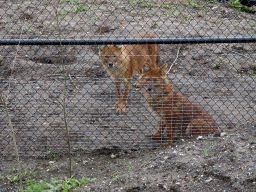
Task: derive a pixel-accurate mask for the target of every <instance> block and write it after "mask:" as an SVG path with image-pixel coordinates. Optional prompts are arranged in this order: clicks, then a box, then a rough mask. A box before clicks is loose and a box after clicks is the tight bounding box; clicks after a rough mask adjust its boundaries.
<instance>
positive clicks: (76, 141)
mask: <svg viewBox="0 0 256 192" xmlns="http://www.w3.org/2000/svg"><path fill="white" fill-rule="evenodd" d="M0 4H1V8H0V15H1V18H0V26H1V29H0V35H1V40H5V39H9V40H10V41H11V40H12V39H19V40H21V39H22V40H24V39H29V40H30V39H32V40H33V39H39V40H40V39H50V40H51V39H55V40H67V39H69V40H72V39H73V40H74V41H75V39H87V40H91V39H95V40H101V39H116V40H120V39H128V38H134V37H136V38H141V37H142V38H146V39H148V38H152V37H151V36H149V37H148V36H140V34H145V33H146V34H153V38H154V39H160V38H167V39H168V38H173V39H175V38H191V39H195V38H205V37H206V38H225V37H237V36H239V37H247V38H251V39H252V40H253V41H255V36H256V35H255V34H256V32H255V30H256V25H255V10H256V9H255V7H253V6H252V7H250V8H248V7H246V6H242V5H241V4H240V3H239V1H230V2H225V3H219V2H218V1H206V0H200V1H199V0H198V1H190V0H184V1H183V0H182V1H175V0H173V1H161V0H140V1H139V0H125V1H119V0H92V1H81V0H80V1H78V0H63V1H47V0H45V1H15V2H13V1H2V2H0ZM138 35H139V36H138ZM10 41H9V42H10ZM253 41H251V42H249V40H248V43H245V42H246V41H244V42H243V43H237V42H236V43H232V42H231V43H227V42H225V43H220V44H207V43H202V44H189V43H187V44H183V45H175V44H164V42H163V44H158V45H156V44H147V46H149V48H146V45H142V46H138V45H137V47H136V46H135V45H134V46H132V45H123V46H122V47H121V48H120V45H116V46H114V45H112V48H113V47H114V49H111V50H112V52H110V53H106V52H104V53H102V54H101V53H100V51H101V50H103V49H104V46H103V47H102V46H99V45H96V43H95V45H59V46H57V45H36V44H35V45H19V43H18V45H15V46H14V45H6V44H5V45H3V46H1V47H0V49H1V52H0V55H1V58H0V73H1V74H0V75H1V76H0V80H1V84H0V86H1V87H0V88H1V97H2V98H3V100H4V101H5V103H6V105H7V108H8V113H9V114H10V119H8V115H7V113H6V110H5V107H4V104H3V103H2V104H1V112H0V118H1V121H0V126H1V128H0V146H1V154H2V155H4V156H7V155H10V154H13V144H12V137H11V127H10V124H9V120H11V122H12V125H13V128H14V132H15V137H16V139H17V145H18V151H19V153H20V154H21V155H22V156H27V155H28V156H45V155H47V154H49V153H52V152H54V153H66V152H67V151H68V146H67V140H68V137H67V131H66V126H67V127H68V130H69V135H70V142H71V151H72V152H77V151H92V150H94V149H99V148H103V147H106V148H113V147H116V148H129V149H131V148H132V149H141V148H149V149H152V148H156V147H159V146H161V145H165V144H166V142H168V141H170V142H169V143H171V142H173V139H174V137H180V136H182V137H183V138H186V136H187V135H189V134H185V133H186V132H189V127H191V126H192V125H193V123H192V124H191V122H193V120H195V121H201V118H198V116H197V111H198V110H199V111H200V114H201V116H200V115H199V116H200V117H202V116H204V115H202V114H209V115H207V118H210V119H211V120H212V121H214V122H215V123H216V125H217V127H218V129H220V130H222V131H223V132H227V131H229V130H230V129H231V130H232V129H233V128H236V129H239V128H241V127H243V126H244V125H250V126H251V129H253V128H254V126H255V119H256V116H255V108H256V102H255V101H256V99H255V98H256V97H255V85H256V81H255V76H256V62H255V60H256V59H255V58H256V56H255V44H254V43H252V42H253ZM128 43H129V42H128ZM92 44H93V43H92ZM105 47H106V46H105ZM127 47H128V48H127ZM129 47H132V49H131V50H129V49H130V48H129ZM155 47H159V48H158V49H159V52H154V51H153V53H150V51H152V49H153V50H154V49H155ZM120 50H121V51H122V52H121V53H120V52H118V51H120ZM127 50H129V51H127ZM117 52H118V53H117ZM135 52H137V54H135ZM124 54H125V55H124ZM133 55H136V56H135V57H134V58H133ZM105 56H108V57H107V59H108V61H106V63H105V66H104V57H105ZM121 56H122V57H121ZM147 56H149V57H147ZM154 56H156V57H157V60H154ZM130 60H133V66H135V67H134V69H133V70H132V69H128V72H127V69H126V68H124V66H129V64H127V62H128V63H132V62H130ZM110 61H111V62H110ZM151 62H152V63H151ZM164 63H166V64H167V68H168V69H170V71H169V73H168V74H167V75H166V79H168V81H169V85H168V87H169V88H170V87H171V89H172V90H175V91H172V92H169V95H168V96H165V95H164V94H165V93H166V92H165V91H164V90H163V89H162V88H160V87H161V86H162V84H160V85H157V84H156V85H155V86H153V85H152V87H151V88H152V89H153V88H154V87H157V88H156V89H153V91H155V92H156V94H155V95H154V96H153V97H152V98H153V100H154V99H155V98H156V97H157V96H159V97H161V98H163V99H166V100H168V101H171V102H172V105H173V106H172V107H171V108H170V109H166V106H168V104H170V102H166V103H164V104H162V103H161V104H160V103H158V107H160V108H161V111H160V112H159V111H158V110H156V109H155V108H154V107H152V105H151V104H150V101H148V100H147V96H149V95H152V94H151V93H148V94H145V93H144V94H143V87H142V88H138V87H136V86H135V84H136V83H138V79H139V75H140V73H139V71H140V72H141V69H143V70H144V72H145V70H150V69H145V67H146V68H147V67H149V68H150V64H152V65H157V67H154V68H159V67H160V66H162V65H163V64H164ZM120 66H121V67H120ZM137 66H140V67H137ZM113 69H115V71H114V70H113ZM125 71H126V72H125ZM163 75H164V73H161V75H159V76H158V77H160V76H161V77H162V76H163ZM117 81H120V82H121V83H123V85H122V86H121V88H122V91H123V93H121V92H120V94H119V92H118V88H119V87H118V84H117ZM129 81H130V84H129V85H130V88H127V87H126V86H128V84H127V82H129ZM152 82H154V80H152ZM125 91H129V93H127V94H126V95H125V93H124V92H125ZM176 92H177V93H178V92H179V94H180V95H179V94H178V95H177V96H175V97H174V96H172V95H171V93H175V94H176ZM174 98H178V99H180V101H179V102H178V101H176V100H175V99H174ZM125 99H127V103H126V100H125ZM187 99H188V100H189V102H190V101H191V102H193V103H197V104H196V105H194V104H191V103H189V104H188V103H186V101H187ZM173 100H174V101H173ZM150 106H151V107H150ZM177 106H178V107H177ZM187 106H189V107H192V108H193V109H191V110H186V107H187ZM198 106H199V108H198ZM179 107H180V108H179ZM175 111H176V113H175ZM164 112H166V113H167V114H166V115H164ZM173 113H175V114H176V115H174V116H171V114H173ZM159 114H160V115H159ZM185 116H186V117H185ZM184 122H185V123H184ZM206 122H207V121H206ZM183 123H184V124H185V125H183V126H180V124H183ZM204 123H205V121H204V122H203V123H202V122H201V123H199V125H198V126H199V127H200V133H202V134H203V132H204V131H205V130H207V129H206V127H207V126H203V125H205V124H204ZM195 124H196V123H195ZM174 126H176V127H177V128H173V127H174ZM159 127H160V128H159ZM192 127H193V126H192ZM201 127H203V128H201ZM157 130H158V131H160V132H161V131H163V133H162V132H161V134H160V135H161V137H160V136H159V135H157V136H159V138H157V139H153V138H152V137H148V135H150V134H151V133H152V132H155V131H157ZM170 130H171V131H177V130H178V131H177V134H176V135H175V134H174V136H170ZM213 132H219V131H213ZM190 135H198V134H190ZM151 136H152V135H151ZM153 137H154V135H153ZM170 138H171V139H170Z"/></svg>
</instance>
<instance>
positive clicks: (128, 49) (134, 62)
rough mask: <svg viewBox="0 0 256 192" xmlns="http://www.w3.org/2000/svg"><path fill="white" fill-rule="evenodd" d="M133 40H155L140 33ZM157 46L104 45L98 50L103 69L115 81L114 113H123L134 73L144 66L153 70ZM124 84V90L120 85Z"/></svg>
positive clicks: (148, 35)
mask: <svg viewBox="0 0 256 192" xmlns="http://www.w3.org/2000/svg"><path fill="white" fill-rule="evenodd" d="M134 38H156V36H155V35H152V34H147V33H142V34H139V35H137V36H135V37H134ZM158 53H159V45H156V44H141V45H139V44H138V45H123V46H116V45H105V46H103V47H101V48H100V50H99V56H100V58H101V62H102V63H103V67H104V68H105V70H106V71H107V72H108V73H109V74H110V76H111V77H112V78H113V79H114V80H115V84H116V88H117V94H118V100H117V102H116V111H117V112H124V111H125V109H126V104H127V100H128V97H129V90H130V82H131V79H132V77H133V75H134V73H135V72H137V71H140V72H141V69H142V67H143V66H144V65H145V64H146V65H148V67H149V68H152V67H153V68H155V67H156V66H157V62H158ZM122 83H123V84H124V90H123V91H122V90H121V85H122Z"/></svg>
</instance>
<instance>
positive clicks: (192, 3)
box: [187, 0, 202, 8]
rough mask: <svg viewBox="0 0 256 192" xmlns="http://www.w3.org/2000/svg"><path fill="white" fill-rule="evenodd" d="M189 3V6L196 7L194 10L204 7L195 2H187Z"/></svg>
mask: <svg viewBox="0 0 256 192" xmlns="http://www.w3.org/2000/svg"><path fill="white" fill-rule="evenodd" d="M187 1H188V2H189V4H190V5H191V6H192V7H194V8H201V7H202V6H201V5H200V4H198V3H196V2H194V1H191V0H187Z"/></svg>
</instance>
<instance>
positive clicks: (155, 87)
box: [136, 64, 221, 146]
mask: <svg viewBox="0 0 256 192" xmlns="http://www.w3.org/2000/svg"><path fill="white" fill-rule="evenodd" d="M166 71H167V64H163V65H162V66H161V67H158V68H155V69H153V68H151V69H148V70H147V71H144V70H142V73H141V76H140V77H139V81H138V83H136V86H137V87H141V89H142V93H143V95H144V97H145V99H146V100H147V102H148V104H149V105H150V107H151V108H152V109H153V111H155V112H156V113H157V115H158V116H159V117H160V118H161V119H162V121H163V125H161V124H160V126H159V129H158V130H157V131H156V132H152V133H151V134H150V135H148V136H149V137H152V138H159V137H161V135H162V134H163V132H164V131H165V130H166V133H167V142H166V143H165V144H163V146H168V144H169V143H171V142H172V141H173V139H174V138H175V137H179V136H186V135H207V134H209V133H214V132H217V133H220V132H221V131H220V129H219V128H218V127H217V125H216V123H215V122H214V120H213V119H212V118H211V117H210V116H209V114H208V113H207V112H206V111H205V110H203V109H202V108H201V107H200V106H199V105H197V104H196V103H194V102H192V101H190V100H189V99H188V98H187V97H185V96H184V95H182V94H181V93H179V92H176V91H175V89H174V88H173V86H172V85H171V83H170V82H169V81H168V78H167V76H166Z"/></svg>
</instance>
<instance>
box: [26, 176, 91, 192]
mask: <svg viewBox="0 0 256 192" xmlns="http://www.w3.org/2000/svg"><path fill="white" fill-rule="evenodd" d="M93 180H95V178H94V179H90V178H87V177H82V179H80V180H78V179H75V178H67V179H65V180H60V179H57V178H55V179H53V180H52V181H51V183H47V182H45V181H36V180H26V181H25V182H24V183H25V184H26V185H28V186H27V187H26V189H25V190H24V191H25V192H41V191H56V192H57V191H63V192H68V191H69V190H71V189H73V190H77V188H78V187H80V186H82V185H86V184H88V183H90V182H92V181H93Z"/></svg>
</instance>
